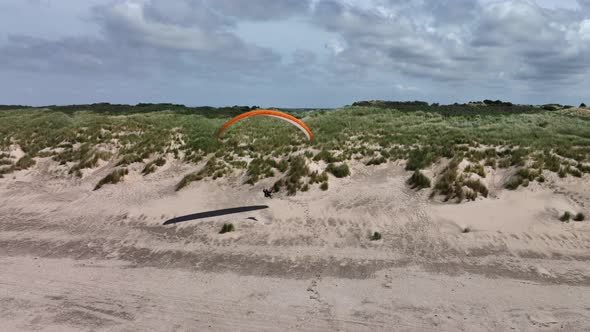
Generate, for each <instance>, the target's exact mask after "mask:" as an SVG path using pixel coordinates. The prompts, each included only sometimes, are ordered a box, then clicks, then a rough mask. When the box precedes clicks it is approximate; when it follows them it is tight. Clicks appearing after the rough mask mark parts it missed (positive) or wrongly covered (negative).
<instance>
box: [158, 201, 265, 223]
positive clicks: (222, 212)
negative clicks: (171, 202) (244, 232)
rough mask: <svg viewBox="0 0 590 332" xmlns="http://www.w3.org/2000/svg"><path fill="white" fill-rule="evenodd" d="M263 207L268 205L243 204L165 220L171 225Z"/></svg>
mask: <svg viewBox="0 0 590 332" xmlns="http://www.w3.org/2000/svg"><path fill="white" fill-rule="evenodd" d="M262 209H268V205H252V206H241V207H236V208H229V209H221V210H213V211H207V212H200V213H194V214H187V215H186V216H180V217H176V218H172V219H170V220H166V222H164V225H171V224H177V223H179V222H185V221H190V220H196V219H203V218H210V217H218V216H224V215H226V214H233V213H242V212H248V211H255V210H262Z"/></svg>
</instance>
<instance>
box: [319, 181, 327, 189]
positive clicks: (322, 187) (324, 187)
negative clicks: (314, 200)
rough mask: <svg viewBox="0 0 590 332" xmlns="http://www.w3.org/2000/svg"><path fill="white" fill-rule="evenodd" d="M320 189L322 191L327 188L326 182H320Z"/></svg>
mask: <svg viewBox="0 0 590 332" xmlns="http://www.w3.org/2000/svg"><path fill="white" fill-rule="evenodd" d="M320 189H322V190H323V191H326V190H328V182H322V184H321V185H320Z"/></svg>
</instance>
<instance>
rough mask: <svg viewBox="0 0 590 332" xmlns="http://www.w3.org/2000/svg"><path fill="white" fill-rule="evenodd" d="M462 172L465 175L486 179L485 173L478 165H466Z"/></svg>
mask: <svg viewBox="0 0 590 332" xmlns="http://www.w3.org/2000/svg"><path fill="white" fill-rule="evenodd" d="M464 172H465V173H475V174H477V175H479V176H481V177H482V178H485V177H486V172H485V170H484V168H483V166H482V165H481V164H480V163H475V164H470V165H467V167H465V170H464Z"/></svg>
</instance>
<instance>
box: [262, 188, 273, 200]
mask: <svg viewBox="0 0 590 332" xmlns="http://www.w3.org/2000/svg"><path fill="white" fill-rule="evenodd" d="M262 192H263V193H264V197H268V198H272V191H271V190H268V189H262Z"/></svg>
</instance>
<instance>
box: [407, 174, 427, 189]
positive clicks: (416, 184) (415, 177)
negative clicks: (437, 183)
mask: <svg viewBox="0 0 590 332" xmlns="http://www.w3.org/2000/svg"><path fill="white" fill-rule="evenodd" d="M406 183H407V184H409V185H410V186H411V187H412V189H416V188H418V190H420V189H424V188H430V179H429V178H428V177H427V176H426V175H424V174H423V173H422V172H420V170H416V171H414V174H412V176H411V177H410V178H409V179H408V181H407V182H406Z"/></svg>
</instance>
